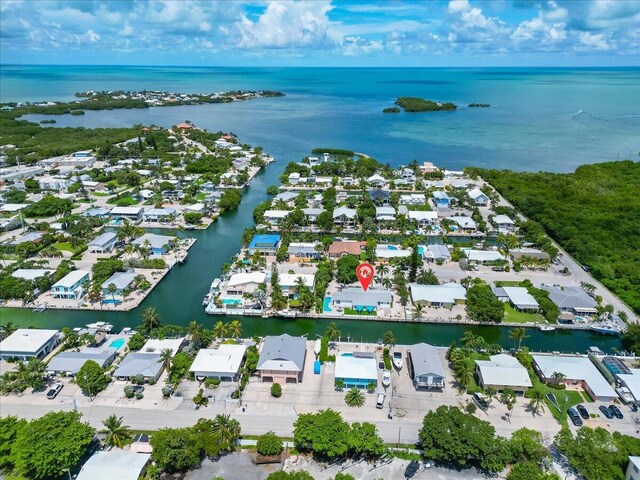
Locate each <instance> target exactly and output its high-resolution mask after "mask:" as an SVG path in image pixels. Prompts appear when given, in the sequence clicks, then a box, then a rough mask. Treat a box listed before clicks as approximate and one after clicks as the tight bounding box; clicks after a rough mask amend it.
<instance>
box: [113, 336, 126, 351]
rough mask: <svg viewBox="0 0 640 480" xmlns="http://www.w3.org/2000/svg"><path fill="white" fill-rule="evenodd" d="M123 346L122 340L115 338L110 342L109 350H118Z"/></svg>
mask: <svg viewBox="0 0 640 480" xmlns="http://www.w3.org/2000/svg"><path fill="white" fill-rule="evenodd" d="M124 344H125V341H124V338H117V339H115V340H114V341H113V342H111V343H110V344H109V346H110V347H111V348H117V349H118V350H120V348H122V346H123V345H124Z"/></svg>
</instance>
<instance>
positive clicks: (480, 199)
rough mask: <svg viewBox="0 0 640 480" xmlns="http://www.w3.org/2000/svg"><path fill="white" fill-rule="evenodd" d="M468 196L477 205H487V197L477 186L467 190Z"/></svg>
mask: <svg viewBox="0 0 640 480" xmlns="http://www.w3.org/2000/svg"><path fill="white" fill-rule="evenodd" d="M469 198H471V201H472V202H473V203H474V204H475V205H476V206H478V207H486V206H487V205H489V197H488V196H487V195H486V194H485V193H484V192H483V191H482V190H480V189H479V188H478V187H476V188H474V189H472V190H470V191H469Z"/></svg>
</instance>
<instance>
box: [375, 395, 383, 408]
mask: <svg viewBox="0 0 640 480" xmlns="http://www.w3.org/2000/svg"><path fill="white" fill-rule="evenodd" d="M384 397H385V395H384V393H379V394H378V400H377V401H376V408H382V406H383V405H384Z"/></svg>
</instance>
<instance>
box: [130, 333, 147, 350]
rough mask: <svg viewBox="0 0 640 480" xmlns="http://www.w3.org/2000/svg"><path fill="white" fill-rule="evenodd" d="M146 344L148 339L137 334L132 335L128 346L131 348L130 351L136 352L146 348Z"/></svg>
mask: <svg viewBox="0 0 640 480" xmlns="http://www.w3.org/2000/svg"><path fill="white" fill-rule="evenodd" d="M146 342H147V339H146V338H145V337H144V335H142V334H141V333H140V332H136V333H134V334H133V335H131V337H129V342H128V343H127V346H128V347H129V350H131V351H136V350H140V349H141V348H142V347H144V344H145V343H146Z"/></svg>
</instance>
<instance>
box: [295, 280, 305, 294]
mask: <svg viewBox="0 0 640 480" xmlns="http://www.w3.org/2000/svg"><path fill="white" fill-rule="evenodd" d="M295 286H296V293H297V294H298V295H300V294H301V293H302V292H303V291H304V290H305V289H306V288H307V284H306V282H305V280H304V278H303V277H298V278H296V280H295Z"/></svg>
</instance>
